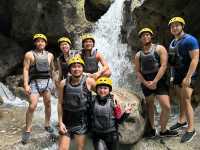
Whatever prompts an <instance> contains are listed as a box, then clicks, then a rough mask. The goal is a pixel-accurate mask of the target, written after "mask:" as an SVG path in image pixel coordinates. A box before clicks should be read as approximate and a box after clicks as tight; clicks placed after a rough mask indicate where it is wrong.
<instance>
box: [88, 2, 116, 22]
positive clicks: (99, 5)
mask: <svg viewBox="0 0 200 150" xmlns="http://www.w3.org/2000/svg"><path fill="white" fill-rule="evenodd" d="M113 1H114V0H85V14H86V18H87V19H88V20H90V21H97V20H98V19H99V18H100V17H101V16H102V15H103V14H105V13H106V12H107V10H108V9H109V7H110V5H111V4H112V2H113Z"/></svg>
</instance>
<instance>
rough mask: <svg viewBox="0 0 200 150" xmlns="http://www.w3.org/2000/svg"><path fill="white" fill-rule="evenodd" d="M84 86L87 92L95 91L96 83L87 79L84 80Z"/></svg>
mask: <svg viewBox="0 0 200 150" xmlns="http://www.w3.org/2000/svg"><path fill="white" fill-rule="evenodd" d="M86 85H87V88H88V90H89V91H96V82H95V80H94V78H92V77H88V78H87V80H86Z"/></svg>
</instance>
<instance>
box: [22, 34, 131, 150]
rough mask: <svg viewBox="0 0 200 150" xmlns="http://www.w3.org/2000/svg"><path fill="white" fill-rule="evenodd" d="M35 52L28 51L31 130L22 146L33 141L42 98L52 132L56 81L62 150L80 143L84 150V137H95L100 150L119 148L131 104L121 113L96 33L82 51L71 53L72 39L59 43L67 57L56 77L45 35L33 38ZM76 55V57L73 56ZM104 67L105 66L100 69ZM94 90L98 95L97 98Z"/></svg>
mask: <svg viewBox="0 0 200 150" xmlns="http://www.w3.org/2000/svg"><path fill="white" fill-rule="evenodd" d="M33 41H34V45H35V49H34V50H31V51H28V52H27V53H26V54H25V58H24V68H23V75H24V89H25V92H26V95H27V96H28V97H29V107H28V110H27V112H26V128H25V131H24V132H23V134H22V143H23V144H26V143H27V142H28V141H29V140H30V136H31V130H32V118H33V113H34V111H35V109H36V107H37V102H38V98H39V96H42V97H43V101H44V106H45V124H44V129H45V130H46V131H47V132H49V133H52V132H54V130H53V128H52V127H51V126H50V115H51V105H50V104H51V101H50V96H51V90H52V88H53V81H55V85H56V88H57V93H58V95H59V96H58V105H57V110H58V127H59V134H60V137H59V144H58V145H59V149H60V150H66V149H69V147H70V141H71V139H72V138H74V139H75V142H76V144H77V149H78V150H83V149H84V146H85V138H86V137H85V135H86V133H87V132H88V131H90V132H91V133H92V139H93V144H94V148H95V150H103V149H106V148H108V149H109V150H116V149H118V124H119V123H121V122H123V121H124V120H125V119H126V118H127V117H128V115H129V113H130V112H131V110H132V108H131V105H127V106H126V107H125V112H124V113H122V109H121V107H120V106H119V105H118V103H117V100H116V99H115V97H114V95H113V94H111V91H112V80H111V79H110V78H109V76H110V75H111V71H110V69H109V66H108V64H107V62H106V61H105V59H104V58H103V56H102V55H101V54H100V53H99V52H98V51H97V49H94V44H95V39H94V37H93V36H92V35H91V34H85V35H83V36H82V47H83V49H82V50H81V52H79V53H76V52H77V51H75V50H70V48H71V44H72V43H71V41H70V39H69V38H67V37H61V38H59V39H58V46H59V48H60V50H61V52H62V54H61V55H60V56H59V57H58V58H57V64H58V70H59V71H58V72H59V75H58V76H57V74H56V71H55V67H54V57H53V54H51V53H50V52H48V51H46V50H45V47H46V45H47V38H46V36H45V35H44V34H35V35H34V36H33ZM73 51H74V52H73ZM99 63H101V65H102V67H101V68H99V65H98V64H99ZM92 91H94V92H95V93H96V94H92Z"/></svg>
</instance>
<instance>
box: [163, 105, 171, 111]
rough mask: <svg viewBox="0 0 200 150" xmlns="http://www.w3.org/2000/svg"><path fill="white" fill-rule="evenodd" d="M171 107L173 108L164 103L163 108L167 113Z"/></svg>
mask: <svg viewBox="0 0 200 150" xmlns="http://www.w3.org/2000/svg"><path fill="white" fill-rule="evenodd" d="M170 109H171V107H170V105H164V107H163V110H164V111H165V112H167V113H168V112H170Z"/></svg>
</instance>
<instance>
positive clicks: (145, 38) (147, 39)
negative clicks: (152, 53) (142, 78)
mask: <svg viewBox="0 0 200 150" xmlns="http://www.w3.org/2000/svg"><path fill="white" fill-rule="evenodd" d="M140 41H141V42H142V44H143V45H148V44H150V43H151V42H152V34H151V33H149V32H144V33H142V34H141V36H140Z"/></svg>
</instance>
